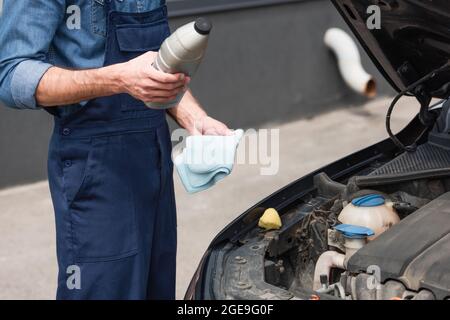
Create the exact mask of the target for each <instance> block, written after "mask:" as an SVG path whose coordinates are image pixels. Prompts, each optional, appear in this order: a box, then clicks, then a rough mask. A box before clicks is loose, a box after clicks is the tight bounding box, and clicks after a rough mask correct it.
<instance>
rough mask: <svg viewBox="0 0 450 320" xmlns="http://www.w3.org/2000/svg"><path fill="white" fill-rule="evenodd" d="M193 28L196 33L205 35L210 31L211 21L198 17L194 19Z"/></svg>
mask: <svg viewBox="0 0 450 320" xmlns="http://www.w3.org/2000/svg"><path fill="white" fill-rule="evenodd" d="M194 28H195V31H197V32H198V33H200V34H204V35H207V34H209V33H210V32H211V29H212V23H211V21H209V20H208V19H206V18H198V19H197V20H195V24H194Z"/></svg>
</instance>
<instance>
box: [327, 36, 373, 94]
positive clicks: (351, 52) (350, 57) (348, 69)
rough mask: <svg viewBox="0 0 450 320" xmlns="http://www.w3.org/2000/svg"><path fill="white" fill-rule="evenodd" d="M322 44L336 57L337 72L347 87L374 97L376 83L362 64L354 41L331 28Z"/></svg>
mask: <svg viewBox="0 0 450 320" xmlns="http://www.w3.org/2000/svg"><path fill="white" fill-rule="evenodd" d="M324 42H325V44H326V45H327V47H328V48H330V49H331V50H332V51H333V52H334V54H335V55H336V58H337V61H338V66H339V71H340V72H341V75H342V78H344V81H345V82H346V83H347V85H348V86H349V87H350V88H352V89H353V90H354V91H356V92H358V93H359V94H362V95H364V96H366V97H369V98H373V97H374V96H375V95H376V82H375V80H374V78H373V77H372V76H371V75H370V74H368V73H367V72H366V71H365V70H364V68H363V66H362V64H361V56H360V54H359V51H358V47H357V46H356V43H355V41H353V39H352V38H351V37H350V36H349V35H348V34H347V33H346V32H345V31H344V30H341V29H339V28H331V29H328V31H327V32H326V33H325V37H324Z"/></svg>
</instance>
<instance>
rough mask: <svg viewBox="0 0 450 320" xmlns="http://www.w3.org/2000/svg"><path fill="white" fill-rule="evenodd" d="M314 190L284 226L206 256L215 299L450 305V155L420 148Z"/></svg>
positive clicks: (319, 182)
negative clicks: (442, 302) (210, 265)
mask: <svg viewBox="0 0 450 320" xmlns="http://www.w3.org/2000/svg"><path fill="white" fill-rule="evenodd" d="M314 187H315V188H314V192H312V193H311V195H310V196H309V197H308V198H307V199H303V200H302V201H300V202H299V203H297V204H296V205H295V206H293V207H290V208H287V209H285V212H281V213H282V215H281V216H282V222H283V227H282V228H281V229H280V230H271V231H265V230H262V229H260V228H258V227H255V228H253V229H252V230H251V231H250V232H248V233H247V234H246V235H245V236H243V237H240V238H239V239H238V240H237V241H236V242H234V243H227V244H226V245H225V246H224V247H223V249H222V250H221V251H220V253H219V254H217V255H215V256H214V257H212V258H211V259H212V261H211V263H213V264H214V265H215V268H214V270H215V271H214V272H215V273H216V274H215V276H214V279H216V281H215V283H214V285H213V292H212V293H211V295H212V296H213V297H214V298H218V299H284V300H289V299H310V300H311V299H312V300H319V299H321V300H327V299H346V300H443V299H450V151H447V150H444V149H441V148H438V147H435V146H432V145H430V144H428V143H425V144H423V145H421V146H419V147H418V148H417V150H416V151H415V152H405V153H403V154H400V155H399V156H397V157H396V158H394V159H393V160H390V161H386V162H385V163H377V164H373V165H372V166H371V167H370V168H369V169H364V171H362V172H361V173H360V174H358V175H356V176H351V177H349V178H348V179H346V180H345V181H339V182H336V181H333V180H331V179H330V178H329V177H328V176H327V175H326V174H325V173H319V174H317V175H316V176H315V177H314ZM264 209H265V208H260V211H259V212H255V215H257V214H261V213H262V212H263V211H264ZM349 212H350V213H349ZM352 215H353V218H352ZM352 219H353V220H352ZM358 219H359V220H358ZM343 220H345V221H343ZM355 222H356V223H355Z"/></svg>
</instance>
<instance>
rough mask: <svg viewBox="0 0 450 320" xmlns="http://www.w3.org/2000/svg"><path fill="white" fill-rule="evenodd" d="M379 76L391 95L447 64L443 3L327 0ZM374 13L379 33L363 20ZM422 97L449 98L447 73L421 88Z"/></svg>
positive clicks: (449, 45)
mask: <svg viewBox="0 0 450 320" xmlns="http://www.w3.org/2000/svg"><path fill="white" fill-rule="evenodd" d="M332 1H333V3H334V5H335V6H336V7H337V9H338V11H339V12H340V13H341V15H342V16H343V17H344V19H345V21H346V22H347V24H348V25H349V26H350V28H351V29H352V31H353V32H354V33H355V35H356V37H357V38H358V40H359V41H360V43H361V44H362V46H363V47H364V49H365V50H366V51H367V53H368V55H369V56H370V58H371V59H372V61H373V62H374V63H375V65H376V66H377V68H378V69H379V70H380V72H381V73H382V74H383V75H384V77H385V78H386V79H387V80H388V81H389V83H390V84H391V85H392V86H393V87H394V89H396V90H397V91H403V90H405V89H406V87H408V85H411V84H412V83H414V82H415V81H417V80H419V79H421V78H422V77H424V76H426V75H427V74H429V73H431V72H433V71H434V70H436V69H438V68H440V67H442V66H443V65H445V64H446V63H448V62H449V60H450V1H449V0H422V1H421V0H332ZM371 5H377V6H378V7H379V8H380V18H381V19H380V21H381V25H380V28H379V29H373V30H369V28H368V26H367V19H368V18H369V17H371V16H373V12H372V11H370V13H367V11H368V7H369V6H371ZM425 90H426V91H427V93H428V95H430V96H432V97H435V98H447V97H448V96H449V95H450V68H446V69H445V70H444V71H441V72H439V74H438V75H437V76H436V77H434V78H432V79H430V80H429V81H427V82H426V84H425Z"/></svg>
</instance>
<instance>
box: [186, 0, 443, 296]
mask: <svg viewBox="0 0 450 320" xmlns="http://www.w3.org/2000/svg"><path fill="white" fill-rule="evenodd" d="M333 3H334V4H335V6H336V8H337V9H338V11H339V12H340V13H341V15H342V16H343V18H344V19H345V20H346V22H347V23H348V25H349V26H350V28H351V29H352V31H353V32H354V34H355V35H356V37H357V38H358V40H359V41H360V43H361V44H362V46H363V47H364V49H365V50H366V51H367V53H368V54H369V56H370V57H371V59H372V61H373V62H374V63H375V65H376V66H377V67H378V68H379V70H380V71H381V72H382V73H383V75H384V76H385V78H386V79H387V80H388V81H389V83H390V84H391V85H392V86H393V88H394V89H396V90H397V91H398V92H400V94H399V96H398V97H399V98H400V97H401V95H414V96H416V98H417V100H418V102H419V103H420V104H421V106H422V108H421V112H420V114H419V115H418V116H417V117H416V118H415V119H413V120H412V122H411V123H409V125H407V126H406V127H405V128H404V129H403V130H402V131H401V132H400V133H399V134H398V135H397V136H396V137H397V139H398V140H397V141H401V143H400V144H399V143H397V142H393V141H392V139H386V140H384V141H382V142H380V143H377V144H375V145H373V146H370V147H368V148H366V149H364V150H361V151H358V152H356V153H354V154H352V155H349V156H347V157H345V158H343V159H341V160H339V161H336V162H334V163H332V164H330V165H328V166H326V167H324V168H321V169H319V170H317V171H315V172H313V173H311V174H309V175H307V176H305V177H303V178H301V179H298V180H297V181H295V182H293V183H291V184H290V185H288V186H286V187H284V188H283V189H281V190H279V191H277V192H275V193H274V194H272V195H271V196H269V197H268V198H266V199H265V200H263V201H261V202H260V203H258V204H256V205H255V206H253V207H252V208H250V209H249V210H247V211H246V212H244V213H243V214H242V215H241V216H240V217H239V218H237V219H236V220H235V221H233V222H232V223H231V224H230V225H229V226H228V227H226V228H225V229H224V230H223V231H222V232H221V233H220V234H219V235H218V236H217V237H216V238H215V239H214V241H213V242H212V243H211V245H210V246H209V248H208V250H207V252H206V253H205V255H204V257H203V259H202V261H201V263H200V265H199V267H198V270H197V271H196V273H195V275H194V277H193V279H192V281H191V284H190V286H189V288H188V291H187V293H186V297H185V298H186V299H285V300H288V299H373V300H376V299H378V300H379V299H394V298H395V299H448V298H449V297H450V193H449V192H450V151H449V147H448V145H447V144H446V143H447V140H446V139H447V136H449V132H447V131H445V130H447V129H445V130H444V129H442V128H443V127H445V125H442V124H441V126H439V121H441V122H442V121H444V122H445V119H444V120H443V119H442V118H443V116H444V113H447V112H448V109H449V107H448V105H449V103H444V104H443V105H444V107H442V104H440V105H439V106H437V107H432V108H430V101H431V99H432V98H441V99H446V98H447V97H448V96H449V95H450V92H449V91H450V69H449V68H447V65H448V62H449V59H450V29H449V27H448V21H450V20H449V19H450V3H449V2H448V1H445V0H442V1H439V0H436V1H418V0H384V1H368V0H367V1H354V0H335V1H333ZM371 5H377V6H378V7H379V8H380V10H381V17H382V23H381V29H376V30H369V29H368V28H367V26H366V21H367V18H368V17H369V15H370V14H369V13H367V8H368V6H371ZM441 107H442V108H441ZM441 110H442V111H441ZM444 118H446V117H444ZM442 130H444V131H442ZM430 137H433V139H431V138H430ZM403 146H413V147H411V148H409V149H408V150H407V151H405V148H404V147H403ZM369 192H377V193H380V194H383V195H385V196H386V197H387V198H389V199H391V200H392V202H393V205H394V206H395V209H396V210H397V212H398V214H399V216H400V218H401V221H400V222H399V223H398V224H396V225H395V226H393V227H392V228H390V229H389V230H387V231H385V232H384V233H383V234H381V235H380V236H379V237H378V238H377V239H376V240H374V241H372V242H370V243H368V244H367V245H366V246H365V247H363V248H361V249H359V250H358V251H357V252H356V253H355V254H354V255H353V256H352V257H351V258H350V259H349V260H348V261H347V262H346V266H345V270H338V269H333V270H331V273H330V275H329V279H326V282H327V283H324V287H326V288H332V289H330V290H321V291H317V290H312V288H311V280H312V279H311V277H312V275H311V273H312V271H314V266H315V263H316V262H317V260H318V258H319V256H320V255H321V254H322V253H324V252H325V251H327V250H330V244H329V230H330V229H331V228H333V226H335V225H336V224H339V221H337V218H336V217H337V215H338V214H339V212H340V211H341V210H342V208H343V206H344V205H345V204H346V203H348V202H349V201H351V200H352V199H353V198H354V197H355V196H357V195H362V194H367V193H369ZM267 208H275V209H276V210H277V211H278V212H279V213H280V214H281V216H282V220H283V227H282V228H281V229H280V230H276V231H269V232H263V231H262V230H261V229H260V228H258V220H259V218H260V217H261V215H262V213H263V212H264V210H265V209H267ZM332 250H336V251H339V249H336V248H334V249H332ZM374 265H375V266H377V267H378V268H379V274H377V275H376V276H377V277H376V279H375V280H376V281H378V283H377V285H376V286H373V287H367V285H366V284H367V281H370V280H371V277H373V276H374V274H373V273H371V272H370V271H369V270H371V266H374ZM362 283H364V285H362Z"/></svg>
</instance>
